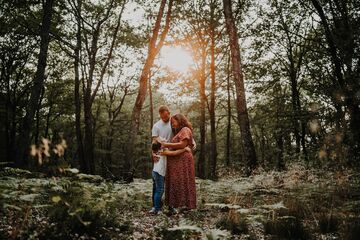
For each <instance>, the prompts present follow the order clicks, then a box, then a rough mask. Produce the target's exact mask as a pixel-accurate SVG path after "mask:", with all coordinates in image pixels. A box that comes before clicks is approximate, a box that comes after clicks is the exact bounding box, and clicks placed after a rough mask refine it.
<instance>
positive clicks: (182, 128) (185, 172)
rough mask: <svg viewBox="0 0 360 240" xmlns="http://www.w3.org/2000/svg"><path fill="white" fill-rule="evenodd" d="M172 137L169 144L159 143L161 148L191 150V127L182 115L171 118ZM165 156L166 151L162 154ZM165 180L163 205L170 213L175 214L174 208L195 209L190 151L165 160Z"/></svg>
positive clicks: (193, 166)
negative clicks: (187, 148)
mask: <svg viewBox="0 0 360 240" xmlns="http://www.w3.org/2000/svg"><path fill="white" fill-rule="evenodd" d="M171 125H172V128H173V132H174V137H173V138H172V140H171V142H170V143H167V142H161V145H162V147H163V148H169V149H170V150H177V149H184V148H186V147H189V148H191V149H192V148H193V134H192V125H191V123H190V122H189V121H188V119H187V118H186V117H185V116H184V115H182V114H176V115H174V116H172V117H171ZM164 154H166V151H165V152H164ZM167 159H168V160H167V169H166V178H165V204H166V205H167V206H169V210H170V213H172V214H175V213H177V210H176V208H185V209H187V210H189V209H195V208H196V186H195V163H194V158H193V155H192V153H191V151H184V152H182V153H181V154H178V155H175V156H171V155H169V156H168V158H167Z"/></svg>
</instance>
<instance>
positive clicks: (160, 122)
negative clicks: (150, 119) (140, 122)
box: [153, 119, 162, 127]
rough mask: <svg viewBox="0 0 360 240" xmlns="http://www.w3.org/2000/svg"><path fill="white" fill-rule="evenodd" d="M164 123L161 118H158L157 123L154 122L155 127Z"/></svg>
mask: <svg viewBox="0 0 360 240" xmlns="http://www.w3.org/2000/svg"><path fill="white" fill-rule="evenodd" d="M161 124H162V120H161V119H160V120H158V121H157V122H156V123H154V125H153V126H154V127H158V126H160V125H161Z"/></svg>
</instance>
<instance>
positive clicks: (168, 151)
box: [160, 147, 191, 156]
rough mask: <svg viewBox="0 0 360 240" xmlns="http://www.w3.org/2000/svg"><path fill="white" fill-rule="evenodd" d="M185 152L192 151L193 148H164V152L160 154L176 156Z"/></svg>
mask: <svg viewBox="0 0 360 240" xmlns="http://www.w3.org/2000/svg"><path fill="white" fill-rule="evenodd" d="M184 152H191V149H190V148H189V147H186V148H183V149H177V150H174V151H170V150H164V151H163V152H161V153H160V155H164V156H176V155H179V154H181V153H184Z"/></svg>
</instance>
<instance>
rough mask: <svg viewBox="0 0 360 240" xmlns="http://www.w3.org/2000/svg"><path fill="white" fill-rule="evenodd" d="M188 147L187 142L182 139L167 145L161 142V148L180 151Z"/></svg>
mask: <svg viewBox="0 0 360 240" xmlns="http://www.w3.org/2000/svg"><path fill="white" fill-rule="evenodd" d="M187 145H188V140H187V139H184V140H182V141H180V142H177V143H167V142H161V146H162V147H163V148H173V149H182V148H185V147H186V146H187Z"/></svg>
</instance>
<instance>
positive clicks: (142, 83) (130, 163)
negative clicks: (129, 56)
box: [124, 0, 173, 172]
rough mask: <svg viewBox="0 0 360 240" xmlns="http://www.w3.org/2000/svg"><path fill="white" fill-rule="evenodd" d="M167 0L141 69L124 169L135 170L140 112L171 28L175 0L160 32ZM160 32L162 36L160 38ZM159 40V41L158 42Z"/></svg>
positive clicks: (170, 4) (158, 17) (161, 7)
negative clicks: (152, 71) (154, 67)
mask: <svg viewBox="0 0 360 240" xmlns="http://www.w3.org/2000/svg"><path fill="white" fill-rule="evenodd" d="M166 2H167V1H166V0H162V1H161V3H160V8H159V12H158V14H157V18H156V22H155V25H154V28H153V31H152V36H151V38H150V41H149V45H148V52H147V58H146V60H145V63H144V66H143V69H142V71H141V75H140V79H139V90H138V94H137V97H136V100H135V104H134V107H133V111H132V115H131V126H130V132H129V143H128V144H127V146H126V150H125V151H126V156H127V157H126V159H125V164H124V171H127V172H129V171H133V170H134V162H135V160H134V159H133V151H134V146H135V141H136V136H137V134H138V131H139V125H140V113H141V109H142V106H143V104H144V101H145V96H146V91H147V87H148V81H149V76H150V70H151V67H152V66H153V63H154V60H155V57H156V56H157V55H158V53H159V52H160V50H161V47H162V46H163V44H164V40H165V37H166V35H167V33H168V31H169V28H170V20H171V10H172V6H173V0H169V3H168V10H167V13H166V19H165V26H164V29H163V31H162V32H161V34H160V27H161V20H162V18H163V15H164V10H165V7H166ZM159 34H160V38H159V39H158V37H159ZM157 41H158V43H157Z"/></svg>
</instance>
